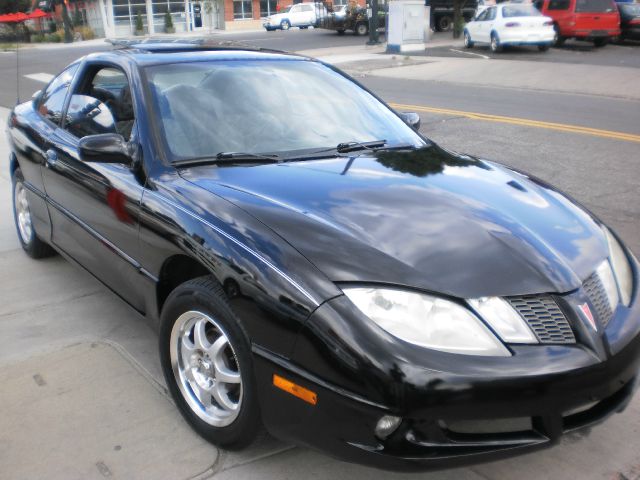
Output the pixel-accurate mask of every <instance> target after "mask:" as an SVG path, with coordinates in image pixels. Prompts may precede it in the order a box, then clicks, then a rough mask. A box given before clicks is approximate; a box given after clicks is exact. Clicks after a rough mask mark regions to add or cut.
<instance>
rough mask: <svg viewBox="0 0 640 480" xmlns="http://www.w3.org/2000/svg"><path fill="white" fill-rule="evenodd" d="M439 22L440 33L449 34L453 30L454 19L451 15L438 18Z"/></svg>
mask: <svg viewBox="0 0 640 480" xmlns="http://www.w3.org/2000/svg"><path fill="white" fill-rule="evenodd" d="M437 22H438V23H437V24H436V25H437V28H438V31H440V32H448V31H449V30H451V29H452V28H453V18H451V17H450V16H449V15H443V16H441V17H438V20H437Z"/></svg>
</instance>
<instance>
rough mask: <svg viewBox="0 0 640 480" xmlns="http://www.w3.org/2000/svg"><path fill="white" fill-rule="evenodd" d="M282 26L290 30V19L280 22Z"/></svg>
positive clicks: (283, 28)
mask: <svg viewBox="0 0 640 480" xmlns="http://www.w3.org/2000/svg"><path fill="white" fill-rule="evenodd" d="M280 28H281V29H282V30H289V29H290V28H291V23H290V22H289V20H283V21H282V22H281V23H280Z"/></svg>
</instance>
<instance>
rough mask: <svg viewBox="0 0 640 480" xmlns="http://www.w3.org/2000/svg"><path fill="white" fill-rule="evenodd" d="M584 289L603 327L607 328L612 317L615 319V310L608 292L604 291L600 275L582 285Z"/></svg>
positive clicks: (588, 279) (593, 276)
mask: <svg viewBox="0 0 640 480" xmlns="http://www.w3.org/2000/svg"><path fill="white" fill-rule="evenodd" d="M582 288H583V289H584V291H585V293H586V294H587V297H589V301H590V302H591V304H592V305H593V308H595V310H596V314H597V315H598V318H599V319H600V323H602V326H603V327H606V326H607V325H608V324H609V322H610V321H611V317H613V310H611V305H609V297H607V291H606V290H605V289H604V285H602V281H601V280H600V277H599V276H598V274H597V273H594V274H593V275H591V276H590V277H589V278H587V279H586V280H585V281H584V283H583V284H582Z"/></svg>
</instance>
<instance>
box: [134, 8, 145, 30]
mask: <svg viewBox="0 0 640 480" xmlns="http://www.w3.org/2000/svg"><path fill="white" fill-rule="evenodd" d="M143 32H144V25H143V23H142V15H141V14H140V10H138V11H137V13H136V33H138V34H141V33H143Z"/></svg>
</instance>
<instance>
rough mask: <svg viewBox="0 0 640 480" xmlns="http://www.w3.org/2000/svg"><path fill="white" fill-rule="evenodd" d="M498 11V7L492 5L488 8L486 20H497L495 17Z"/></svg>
mask: <svg viewBox="0 0 640 480" xmlns="http://www.w3.org/2000/svg"><path fill="white" fill-rule="evenodd" d="M496 11H497V8H496V7H491V8H490V9H489V10H487V17H486V20H495V18H496Z"/></svg>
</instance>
